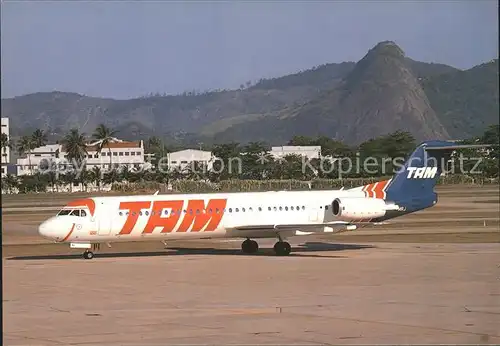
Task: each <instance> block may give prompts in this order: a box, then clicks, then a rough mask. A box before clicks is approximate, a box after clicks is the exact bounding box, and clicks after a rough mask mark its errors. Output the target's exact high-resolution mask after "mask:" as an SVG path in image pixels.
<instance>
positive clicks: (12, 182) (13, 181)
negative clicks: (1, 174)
mask: <svg viewBox="0 0 500 346" xmlns="http://www.w3.org/2000/svg"><path fill="white" fill-rule="evenodd" d="M19 185H20V182H19V178H18V177H17V176H15V175H13V174H7V175H6V176H5V178H4V179H2V189H4V188H5V189H6V190H7V191H8V193H12V191H13V190H14V189H16V188H18V187H19Z"/></svg>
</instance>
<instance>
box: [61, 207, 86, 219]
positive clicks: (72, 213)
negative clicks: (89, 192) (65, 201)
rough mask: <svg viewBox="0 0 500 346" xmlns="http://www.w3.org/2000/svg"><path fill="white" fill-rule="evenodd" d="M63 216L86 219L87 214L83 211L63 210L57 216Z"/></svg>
mask: <svg viewBox="0 0 500 346" xmlns="http://www.w3.org/2000/svg"><path fill="white" fill-rule="evenodd" d="M61 215H69V216H78V217H85V216H87V212H86V211H85V210H83V209H63V210H61V211H60V212H59V213H58V214H57V216H61Z"/></svg>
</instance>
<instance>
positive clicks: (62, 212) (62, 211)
mask: <svg viewBox="0 0 500 346" xmlns="http://www.w3.org/2000/svg"><path fill="white" fill-rule="evenodd" d="M69 213H71V210H68V209H63V210H61V211H60V212H59V214H57V215H58V216H59V215H69Z"/></svg>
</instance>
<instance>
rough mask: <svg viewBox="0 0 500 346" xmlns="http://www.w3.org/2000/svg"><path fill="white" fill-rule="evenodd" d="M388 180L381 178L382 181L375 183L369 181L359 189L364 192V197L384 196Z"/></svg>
mask: <svg viewBox="0 0 500 346" xmlns="http://www.w3.org/2000/svg"><path fill="white" fill-rule="evenodd" d="M390 181H391V179H389V180H383V181H378V182H376V183H371V184H368V185H365V186H363V188H362V189H361V190H362V191H363V192H364V193H365V197H371V198H381V199H383V198H385V190H386V188H387V186H388V185H389V182H390Z"/></svg>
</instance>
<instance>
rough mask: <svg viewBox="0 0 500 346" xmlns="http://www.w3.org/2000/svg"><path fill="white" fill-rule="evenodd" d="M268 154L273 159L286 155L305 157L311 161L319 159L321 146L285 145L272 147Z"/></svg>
mask: <svg viewBox="0 0 500 346" xmlns="http://www.w3.org/2000/svg"><path fill="white" fill-rule="evenodd" d="M270 154H271V155H272V156H273V157H274V158H282V157H285V156H287V155H298V156H305V157H307V158H309V159H310V160H311V159H319V158H321V146H300V145H285V146H281V147H272V148H271V151H270Z"/></svg>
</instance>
